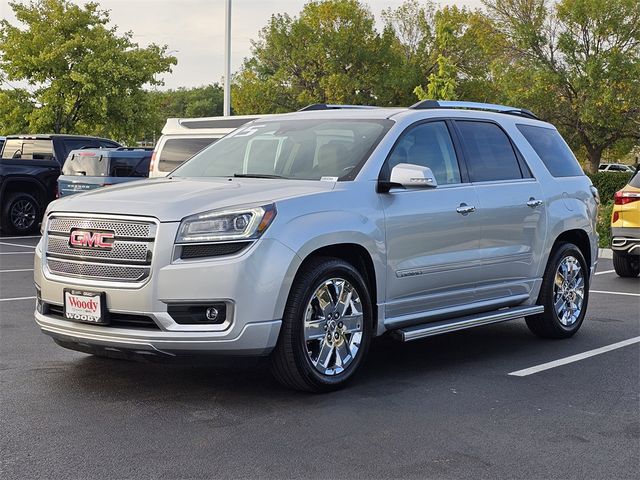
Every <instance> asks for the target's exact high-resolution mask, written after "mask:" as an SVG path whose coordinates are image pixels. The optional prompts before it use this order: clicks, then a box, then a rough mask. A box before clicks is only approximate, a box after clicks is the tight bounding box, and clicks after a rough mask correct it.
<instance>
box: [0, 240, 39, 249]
mask: <svg viewBox="0 0 640 480" xmlns="http://www.w3.org/2000/svg"><path fill="white" fill-rule="evenodd" d="M0 245H7V246H9V247H22V248H33V249H34V250H35V248H36V247H34V246H32V245H20V244H19V243H9V242H0Z"/></svg>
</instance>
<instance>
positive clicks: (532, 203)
mask: <svg viewBox="0 0 640 480" xmlns="http://www.w3.org/2000/svg"><path fill="white" fill-rule="evenodd" d="M540 205H542V200H536V199H535V198H533V197H531V198H530V199H529V201H528V202H527V206H528V207H531V208H536V207H539V206H540Z"/></svg>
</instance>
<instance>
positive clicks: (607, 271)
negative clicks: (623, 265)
mask: <svg viewBox="0 0 640 480" xmlns="http://www.w3.org/2000/svg"><path fill="white" fill-rule="evenodd" d="M613 272H615V270H605V271H604V272H596V275H604V274H605V273H613Z"/></svg>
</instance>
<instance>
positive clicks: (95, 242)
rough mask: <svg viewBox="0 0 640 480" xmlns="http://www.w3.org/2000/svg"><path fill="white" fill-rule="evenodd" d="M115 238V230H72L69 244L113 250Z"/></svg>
mask: <svg viewBox="0 0 640 480" xmlns="http://www.w3.org/2000/svg"><path fill="white" fill-rule="evenodd" d="M114 238H115V234H114V232H90V231H87V230H71V234H70V235H69V246H70V247H72V248H104V249H108V250H111V248H112V247H113V239H114Z"/></svg>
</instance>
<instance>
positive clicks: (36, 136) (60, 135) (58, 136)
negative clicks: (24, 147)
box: [7, 133, 118, 143]
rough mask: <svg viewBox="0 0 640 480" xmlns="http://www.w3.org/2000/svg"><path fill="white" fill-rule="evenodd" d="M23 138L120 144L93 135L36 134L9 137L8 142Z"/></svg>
mask: <svg viewBox="0 0 640 480" xmlns="http://www.w3.org/2000/svg"><path fill="white" fill-rule="evenodd" d="M16 138H21V139H24V140H51V139H52V138H93V139H96V140H105V141H107V142H113V143H118V142H116V141H115V140H112V139H110V138H104V137H96V136H93V135H71V134H67V133H36V134H33V135H27V134H17V135H7V140H9V139H16Z"/></svg>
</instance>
